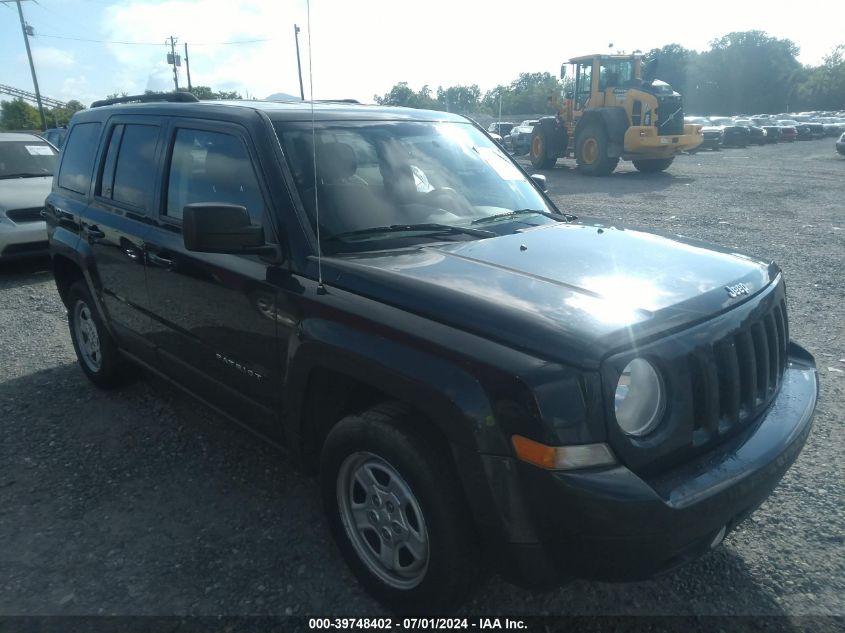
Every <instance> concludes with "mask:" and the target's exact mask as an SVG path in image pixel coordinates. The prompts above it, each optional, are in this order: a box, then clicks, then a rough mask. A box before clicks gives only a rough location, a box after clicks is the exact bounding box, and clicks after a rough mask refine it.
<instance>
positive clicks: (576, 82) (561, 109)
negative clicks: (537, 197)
mask: <svg viewBox="0 0 845 633" xmlns="http://www.w3.org/2000/svg"><path fill="white" fill-rule="evenodd" d="M641 62H642V60H641V57H640V56H639V55H587V56H584V57H575V58H574V59H571V60H569V64H570V67H571V75H570V77H571V78H572V79H573V88H574V89H573V90H572V91H571V92H567V93H566V94H565V95H564V98H563V100H560V99H559V98H557V96H555V97H554V98H553V101H554V103H555V105H556V107H557V111H558V112H557V114H556V115H555V116H549V117H543V118H542V119H540V122H539V124H537V125H535V126H534V130H533V132H532V135H531V148H530V152H529V153H530V156H531V163H532V165H534V167H535V168H536V169H550V168H552V167H554V165H555V163H556V162H557V159H558V158H565V157H567V156H570V155H574V156H575V161H576V162H577V164H578V167H579V169H580V170H581V173H583V174H585V175H588V176H606V175H608V174H610V173H612V172H613V170H614V169H616V165H618V164H619V160H620V159H623V160H630V161H633V163H634V167H636V168H637V169H638V170H639V171H643V172H656V171H663V170H664V169H666V168H667V167H669V165H671V164H672V161H673V160H674V158H675V156H676V155H678V154H680V153H681V152H683V151H687V150H690V149H694V148H695V147H698V146H699V145H700V144H701V142H702V141H703V140H704V136H703V134H702V131H701V128H702V126H700V125H685V124H684V108H683V101H682V99H681V95H679V94H678V93H677V92H675V91H674V90H673V89H672V88H671V86H669V84H667V83H665V82H663V81H659V80H656V81H644V80H643V79H642V78H641V75H640V73H641V66H642V63H641ZM565 77H566V64H563V65H562V66H561V79H563V78H565Z"/></svg>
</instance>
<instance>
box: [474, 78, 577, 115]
mask: <svg viewBox="0 0 845 633" xmlns="http://www.w3.org/2000/svg"><path fill="white" fill-rule="evenodd" d="M566 85H567V84H566V82H561V81H559V80H558V79H557V77H555V76H554V75H552V74H550V73H520V75H519V77H517V78H516V79H514V80H513V81H512V82H511V83H510V84H508V85H507V86H504V85H499V86H496V87H495V88H493V90H489V91H488V92H487V93H485V95H484V99H483V101H482V103H483V105H484V109H485V110H487V111H488V113H490V114H494V115H495V114H498V113H499V99H500V97H501V101H502V114H503V115H505V114H542V113H547V114H551V113H553V112H554V107H553V106H552V104H551V103H550V101H549V97H551V96H553V95H554V96H557V97H559V96H560V93H561V92H562V90H563V89H564V88H565V86H566Z"/></svg>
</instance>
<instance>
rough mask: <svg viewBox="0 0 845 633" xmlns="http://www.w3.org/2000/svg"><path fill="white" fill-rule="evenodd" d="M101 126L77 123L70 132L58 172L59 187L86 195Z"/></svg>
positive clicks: (98, 124) (96, 123)
mask: <svg viewBox="0 0 845 633" xmlns="http://www.w3.org/2000/svg"><path fill="white" fill-rule="evenodd" d="M101 127H102V124H100V123H99V122H95V123H77V124H76V125H74V126H73V127H72V128H71V130H70V135H69V136H68V140H67V143H66V144H65V148H64V158H63V159H62V165H61V168H60V171H59V187H62V188H63V189H70V190H71V191H75V192H77V193H81V194H87V193H88V188H89V187H90V186H91V173H92V172H93V169H94V154H96V152H97V145H98V143H99V141H100V129H101Z"/></svg>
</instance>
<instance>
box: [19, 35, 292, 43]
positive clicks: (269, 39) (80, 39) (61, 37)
mask: <svg viewBox="0 0 845 633" xmlns="http://www.w3.org/2000/svg"><path fill="white" fill-rule="evenodd" d="M35 37H49V38H51V39H57V40H73V41H75V42H94V43H97V44H125V45H131V46H161V42H127V41H120V40H95V39H91V38H87V37H71V36H70V35H52V34H47V33H37V34H36V35H35ZM275 39H276V38H273V37H266V38H261V39H255V40H237V41H232V42H191V46H229V45H235V44H255V43H257V42H272V41H274V40H275Z"/></svg>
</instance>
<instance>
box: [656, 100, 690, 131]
mask: <svg viewBox="0 0 845 633" xmlns="http://www.w3.org/2000/svg"><path fill="white" fill-rule="evenodd" d="M670 117H671V118H670ZM657 133H658V134H660V135H666V134H683V133H684V108H683V101H682V100H681V97H679V96H674V97H658V98H657Z"/></svg>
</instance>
